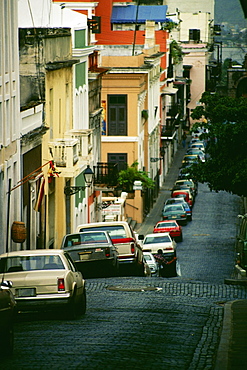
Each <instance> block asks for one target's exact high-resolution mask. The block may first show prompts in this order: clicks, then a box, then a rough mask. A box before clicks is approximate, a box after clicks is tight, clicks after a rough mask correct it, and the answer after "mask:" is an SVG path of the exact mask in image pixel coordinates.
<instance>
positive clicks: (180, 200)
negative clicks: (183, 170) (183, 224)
mask: <svg viewBox="0 0 247 370" xmlns="http://www.w3.org/2000/svg"><path fill="white" fill-rule="evenodd" d="M184 197H186V195H185V194H184ZM184 197H183V196H181V197H179V196H178V197H175V198H168V199H167V200H166V201H165V204H164V205H165V206H166V205H168V204H182V205H183V207H184V209H185V211H186V214H187V219H188V221H192V209H191V207H190V206H189V204H188V203H187V202H186V200H185V198H184Z"/></svg>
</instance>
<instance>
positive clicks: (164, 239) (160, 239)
mask: <svg viewBox="0 0 247 370" xmlns="http://www.w3.org/2000/svg"><path fill="white" fill-rule="evenodd" d="M170 241H171V239H170V237H169V235H163V236H147V237H146V238H145V240H144V243H143V244H156V243H169V242H170Z"/></svg>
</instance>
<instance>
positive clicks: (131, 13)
mask: <svg viewBox="0 0 247 370" xmlns="http://www.w3.org/2000/svg"><path fill="white" fill-rule="evenodd" d="M167 8H168V7H167V5H139V6H137V5H127V6H113V7H112V15H111V23H136V21H137V23H146V21H147V20H148V21H155V22H156V23H157V22H161V23H163V22H165V21H166V20H167V18H166V12H167ZM136 16H137V20H136Z"/></svg>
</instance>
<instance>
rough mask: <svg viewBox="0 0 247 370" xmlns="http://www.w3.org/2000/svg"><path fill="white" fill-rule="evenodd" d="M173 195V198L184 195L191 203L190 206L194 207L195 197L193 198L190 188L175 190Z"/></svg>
mask: <svg viewBox="0 0 247 370" xmlns="http://www.w3.org/2000/svg"><path fill="white" fill-rule="evenodd" d="M171 197H172V198H177V197H179V198H181V197H184V199H185V201H186V202H187V203H188V204H189V206H190V207H191V208H192V207H193V204H194V198H193V196H192V194H191V192H190V190H186V189H180V190H174V191H173V192H172V193H171Z"/></svg>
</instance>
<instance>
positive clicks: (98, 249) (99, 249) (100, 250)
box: [95, 248, 103, 252]
mask: <svg viewBox="0 0 247 370" xmlns="http://www.w3.org/2000/svg"><path fill="white" fill-rule="evenodd" d="M95 252H103V249H101V248H96V249H95Z"/></svg>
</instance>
